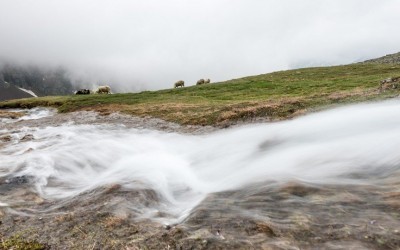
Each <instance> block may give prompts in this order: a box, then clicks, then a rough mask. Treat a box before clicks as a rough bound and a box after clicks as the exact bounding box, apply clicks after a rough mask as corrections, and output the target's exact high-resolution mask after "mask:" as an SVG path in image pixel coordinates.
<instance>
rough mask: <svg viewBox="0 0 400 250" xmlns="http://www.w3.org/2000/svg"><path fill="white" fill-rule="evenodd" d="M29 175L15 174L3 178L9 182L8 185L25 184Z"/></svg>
mask: <svg viewBox="0 0 400 250" xmlns="http://www.w3.org/2000/svg"><path fill="white" fill-rule="evenodd" d="M29 181H30V177H29V176H25V175H23V176H15V177H11V178H8V179H6V180H5V183H7V184H10V185H21V184H26V183H29Z"/></svg>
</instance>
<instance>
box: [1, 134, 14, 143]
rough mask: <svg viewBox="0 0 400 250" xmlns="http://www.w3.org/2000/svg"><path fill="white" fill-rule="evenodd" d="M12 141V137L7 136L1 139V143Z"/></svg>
mask: <svg viewBox="0 0 400 250" xmlns="http://www.w3.org/2000/svg"><path fill="white" fill-rule="evenodd" d="M11 140H12V136H11V135H5V136H2V137H0V141H2V142H9V141H11Z"/></svg>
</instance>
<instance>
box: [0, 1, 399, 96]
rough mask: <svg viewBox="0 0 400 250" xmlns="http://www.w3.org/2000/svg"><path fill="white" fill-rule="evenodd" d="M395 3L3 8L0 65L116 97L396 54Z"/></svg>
mask: <svg viewBox="0 0 400 250" xmlns="http://www.w3.org/2000/svg"><path fill="white" fill-rule="evenodd" d="M398 13H400V2H399V1H398V0H386V1H378V0H346V1H345V0H335V1H333V0H327V1H320V0H307V1H296V0H251V1H244V0H217V1H215V0H202V1H198V0H194V1H185V0H166V1H160V0H147V1H139V0H115V1H106V0H87V1H78V0H69V1H55V0H4V1H1V3H0V33H1V46H0V58H2V60H3V61H12V62H14V63H22V64H36V65H45V66H47V67H58V66H63V67H65V68H67V69H68V70H69V71H70V72H71V75H72V76H73V77H74V78H76V79H80V80H82V81H87V82H90V83H91V84H92V85H96V84H101V83H105V82H107V83H109V84H110V85H112V86H114V87H115V88H117V89H118V90H119V91H140V90H155V89H164V88H170V87H172V85H173V83H174V82H175V81H177V80H180V79H182V80H185V82H186V85H192V84H194V83H195V82H196V80H198V79H199V78H211V79H212V81H223V80H228V79H232V78H238V77H241V76H247V75H254V74H262V73H267V72H271V71H274V70H283V69H288V68H294V67H304V66H317V65H332V64H344V63H351V62H355V61H360V60H364V59H368V58H373V57H377V56H382V55H385V54H388V53H394V52H398V51H400V47H399V44H400V33H399V32H398V24H399V23H400V16H399V15H398Z"/></svg>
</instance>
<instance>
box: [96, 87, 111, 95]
mask: <svg viewBox="0 0 400 250" xmlns="http://www.w3.org/2000/svg"><path fill="white" fill-rule="evenodd" d="M95 93H96V94H111V88H110V87H109V86H100V87H98V88H97V90H96V92H95Z"/></svg>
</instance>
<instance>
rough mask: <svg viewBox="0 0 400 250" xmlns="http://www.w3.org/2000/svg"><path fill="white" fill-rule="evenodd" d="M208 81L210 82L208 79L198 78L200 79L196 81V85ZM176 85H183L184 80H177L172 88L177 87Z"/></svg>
mask: <svg viewBox="0 0 400 250" xmlns="http://www.w3.org/2000/svg"><path fill="white" fill-rule="evenodd" d="M210 82H211V81H210V79H200V80H198V81H197V83H196V85H202V84H207V83H210ZM177 87H185V82H184V81H182V80H180V81H177V82H176V83H175V84H174V88H177Z"/></svg>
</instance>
